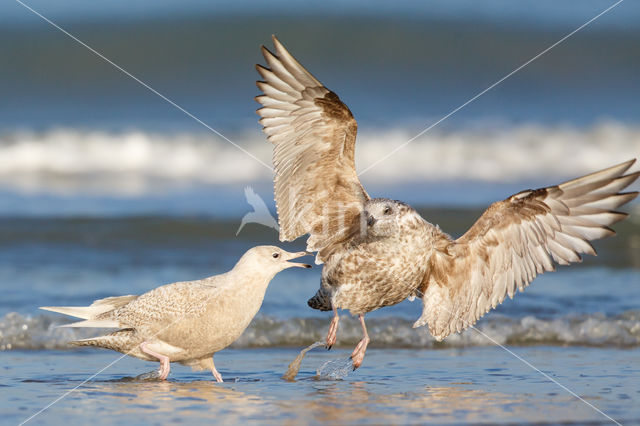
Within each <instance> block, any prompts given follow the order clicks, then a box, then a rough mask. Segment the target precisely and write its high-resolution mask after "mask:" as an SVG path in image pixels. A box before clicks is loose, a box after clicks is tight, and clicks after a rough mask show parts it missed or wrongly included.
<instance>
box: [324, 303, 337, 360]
mask: <svg viewBox="0 0 640 426" xmlns="http://www.w3.org/2000/svg"><path fill="white" fill-rule="evenodd" d="M331 309H333V318H331V325H330V326H329V332H328V333H327V345H326V347H327V350H329V349H331V347H332V346H333V345H335V344H336V334H337V333H338V322H340V317H339V316H338V310H337V309H336V307H335V306H334V305H333V302H331Z"/></svg>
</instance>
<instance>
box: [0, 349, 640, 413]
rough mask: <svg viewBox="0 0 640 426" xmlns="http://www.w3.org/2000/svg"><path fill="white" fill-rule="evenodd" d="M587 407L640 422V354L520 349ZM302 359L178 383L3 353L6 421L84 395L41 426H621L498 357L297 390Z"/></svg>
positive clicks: (239, 356) (269, 361)
mask: <svg viewBox="0 0 640 426" xmlns="http://www.w3.org/2000/svg"><path fill="white" fill-rule="evenodd" d="M511 350H512V351H513V352H514V353H516V354H517V355H518V356H520V357H522V358H523V359H526V360H527V361H528V362H530V363H531V364H532V365H534V366H536V367H537V368H539V369H541V370H542V371H544V372H546V373H547V374H548V375H549V376H551V377H552V378H553V379H554V380H556V381H557V382H559V383H561V384H562V385H564V386H566V387H567V388H569V389H570V390H572V391H573V392H575V393H576V394H577V395H578V396H580V398H583V399H584V400H585V401H587V402H588V403H590V404H592V405H594V406H595V407H597V408H598V409H600V410H602V411H603V412H604V413H605V414H606V415H608V416H611V417H612V418H614V419H616V420H617V421H619V422H621V423H623V424H634V423H636V422H639V421H640V404H638V400H639V399H640V382H639V381H638V377H639V375H640V367H639V366H640V350H639V349H637V348H636V349H631V350H616V349H594V348H561V347H544V346H542V347H528V348H511ZM296 354H297V350H296V349H287V348H278V349H262V350H257V349H251V350H247V349H243V350H234V349H230V350H225V351H222V352H220V353H219V354H217V355H216V365H217V367H218V370H219V371H220V372H221V374H222V375H223V377H224V379H225V380H226V381H225V383H223V384H217V383H215V382H214V381H213V380H212V379H213V378H212V377H210V375H209V374H208V373H206V372H198V373H195V372H191V371H190V370H189V369H188V368H186V367H182V366H173V368H172V372H171V375H170V377H169V380H168V381H167V382H156V381H135V380H132V379H131V377H133V376H135V375H137V374H139V373H141V372H143V371H146V370H149V369H151V368H153V367H154V365H153V363H143V362H141V361H138V360H134V359H130V358H124V359H122V360H120V361H118V362H116V363H115V364H114V365H112V366H111V367H109V368H108V369H107V370H105V371H104V372H103V373H101V374H100V375H98V376H97V377H95V378H94V379H93V380H92V381H90V382H89V383H85V384H83V381H84V380H85V379H87V378H88V377H90V376H91V375H93V374H94V373H95V372H96V371H98V370H100V369H101V368H103V367H105V366H106V365H107V364H109V363H110V362H113V361H114V360H116V359H118V358H119V356H118V355H117V354H114V353H110V352H107V351H88V350H87V351H84V350H83V351H64V352H60V351H42V352H32V351H28V352H22V351H19V352H0V361H1V362H2V365H3V366H4V370H5V371H4V372H5V374H3V376H2V378H1V379H0V387H2V388H3V392H2V393H3V394H4V395H5V397H3V398H2V399H1V400H0V411H2V413H3V420H4V421H6V422H7V423H19V422H21V421H24V420H26V419H28V418H29V417H30V416H33V415H34V414H36V413H37V412H38V411H39V410H41V409H42V408H44V407H45V406H47V405H48V404H50V403H51V402H53V401H54V400H56V399H57V398H59V397H60V396H63V395H65V393H67V392H69V391H70V390H72V389H74V388H76V387H78V388H77V389H75V390H73V392H71V393H69V394H68V395H67V396H66V397H64V398H63V399H61V400H60V401H59V402H57V403H55V404H54V405H52V406H51V407H50V408H48V409H47V410H45V411H43V412H42V413H40V414H38V415H37V416H36V417H34V418H33V419H31V420H30V424H54V423H58V422H62V421H64V422H66V423H69V424H82V423H86V422H87V421H88V420H89V418H90V419H91V423H92V424H115V423H128V424H141V423H145V424H149V423H167V422H189V423H194V422H203V421H220V420H222V421H224V422H225V423H238V422H259V423H268V424H282V423H284V424H298V423H307V424H320V423H326V422H335V423H369V424H372V423H375V424H379V423H425V422H437V423H460V422H483V423H527V422H540V421H543V422H549V423H559V422H580V423H582V422H593V423H595V424H599V423H603V424H605V423H611V421H610V420H609V419H607V417H605V416H604V415H603V414H601V413H599V412H597V411H596V410H595V409H594V408H592V407H590V406H588V405H587V404H586V403H585V402H583V401H581V400H580V399H578V398H576V397H575V396H573V395H571V394H570V393H568V392H567V391H566V390H564V389H562V388H561V387H560V386H559V385H557V384H555V383H553V382H551V381H550V380H548V379H547V378H545V377H544V376H542V375H541V374H540V373H539V372H537V371H535V370H533V369H531V368H530V367H528V366H526V365H525V364H523V363H522V362H521V361H519V360H518V359H516V358H515V357H514V356H512V355H510V354H509V353H507V352H505V351H504V350H503V349H501V348H499V347H486V348H472V349H463V350H457V349H445V350H405V349H370V350H369V352H368V354H367V357H366V358H365V362H364V364H363V366H362V367H361V368H360V369H359V370H357V371H355V372H352V373H351V374H349V375H348V376H347V377H346V378H345V379H343V380H326V379H324V380H323V379H318V378H316V377H315V370H316V369H317V368H318V367H319V366H320V365H321V364H323V363H324V362H326V361H328V360H330V359H336V358H341V359H344V358H346V357H347V356H348V354H349V352H348V351H344V350H332V351H329V352H328V351H326V350H324V349H316V350H314V351H311V352H310V353H309V354H308V356H307V358H306V359H305V360H304V362H303V365H302V370H301V372H300V374H299V376H298V380H297V381H296V382H286V381H284V380H282V379H281V378H280V376H281V375H282V373H283V372H284V371H285V370H286V366H287V364H288V362H289V361H291V360H292V359H293V358H294V357H295V355H296Z"/></svg>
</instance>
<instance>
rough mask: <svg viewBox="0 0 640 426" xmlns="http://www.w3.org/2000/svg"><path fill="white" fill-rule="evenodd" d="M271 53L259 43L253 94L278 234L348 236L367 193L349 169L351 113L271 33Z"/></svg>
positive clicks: (316, 247)
mask: <svg viewBox="0 0 640 426" xmlns="http://www.w3.org/2000/svg"><path fill="white" fill-rule="evenodd" d="M273 43H274V45H275V54H274V53H271V52H270V51H269V50H268V49H267V48H265V47H264V46H262V54H263V56H264V59H265V61H266V63H267V65H268V68H266V67H263V66H261V65H257V66H256V69H257V70H258V73H260V75H261V76H262V78H263V79H264V81H258V82H257V86H258V88H259V89H260V90H262V92H263V93H264V94H263V95H260V96H257V97H256V101H258V102H259V103H260V104H262V105H263V107H262V108H260V109H258V111H257V112H258V115H260V117H261V118H260V123H261V124H262V125H263V126H264V132H265V133H266V134H267V139H268V140H269V141H270V142H271V143H273V145H274V150H273V163H274V166H275V173H276V174H275V179H274V181H275V191H274V192H275V198H276V206H277V209H278V221H279V225H280V240H281V241H292V240H295V239H296V238H298V237H300V236H302V235H304V234H310V236H309V239H308V240H307V250H309V251H320V253H319V254H318V258H317V261H319V262H322V261H324V260H325V259H326V257H327V254H326V253H329V252H331V246H334V245H336V244H337V243H338V242H343V241H344V240H345V239H348V238H350V236H351V235H352V234H353V230H354V229H355V227H356V226H355V225H354V224H356V223H357V224H358V225H359V223H360V219H359V217H360V212H361V211H362V209H363V206H364V203H365V202H366V201H367V200H369V195H368V194H367V193H366V191H365V190H364V188H363V187H362V185H361V184H360V181H359V179H358V176H357V173H356V169H355V160H354V153H355V141H356V133H357V124H356V120H355V119H354V118H353V115H352V114H351V111H349V108H347V106H346V105H345V104H344V103H342V101H340V98H338V96H337V95H336V94H335V93H333V92H331V91H330V90H328V89H327V88H326V87H324V86H323V85H322V83H320V82H319V81H318V80H317V79H316V78H315V77H314V76H313V75H311V74H310V73H309V72H308V71H307V70H306V69H305V68H304V67H303V66H302V65H300V63H299V62H298V61H297V60H296V59H295V58H294V57H293V56H291V54H290V53H289V52H288V51H287V50H286V49H285V48H284V46H283V45H282V44H281V43H280V42H279V41H278V39H277V38H276V37H275V36H274V37H273Z"/></svg>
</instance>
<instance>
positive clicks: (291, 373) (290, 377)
mask: <svg viewBox="0 0 640 426" xmlns="http://www.w3.org/2000/svg"><path fill="white" fill-rule="evenodd" d="M324 344H325V342H324V341H322V340H319V341H317V342H315V343H312V344H311V345H309V346H307V347H306V348H304V349H303V350H301V351H300V353H299V354H298V356H297V357H296V359H294V360H293V361H291V364H289V367H288V368H287V372H286V373H284V375H283V376H282V378H283V379H284V380H286V381H288V382H292V381H294V380H295V378H296V376H297V375H298V371H300V365H301V364H302V360H303V359H304V357H305V355H306V354H307V352H309V351H310V350H311V349H313V348H317V347H318V346H322V345H324Z"/></svg>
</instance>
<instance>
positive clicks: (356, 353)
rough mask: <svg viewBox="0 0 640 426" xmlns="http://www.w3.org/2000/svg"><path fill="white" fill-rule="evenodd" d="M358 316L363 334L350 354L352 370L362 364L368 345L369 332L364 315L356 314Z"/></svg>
mask: <svg viewBox="0 0 640 426" xmlns="http://www.w3.org/2000/svg"><path fill="white" fill-rule="evenodd" d="M358 318H359V319H360V324H362V333H363V335H364V336H363V337H362V340H360V343H358V346H356V348H355V349H354V350H353V353H352V354H351V360H352V361H353V369H354V370H355V369H356V368H358V367H360V366H361V365H362V360H363V359H364V354H365V352H367V346H368V345H369V334H368V333H367V326H366V325H364V315H358Z"/></svg>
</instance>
